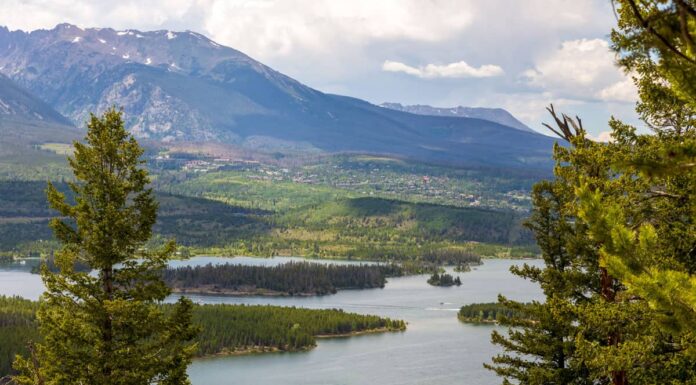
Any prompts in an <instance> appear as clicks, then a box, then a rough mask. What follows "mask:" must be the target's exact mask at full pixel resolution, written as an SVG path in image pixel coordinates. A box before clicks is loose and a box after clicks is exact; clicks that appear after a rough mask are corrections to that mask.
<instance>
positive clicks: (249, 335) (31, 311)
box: [0, 296, 406, 384]
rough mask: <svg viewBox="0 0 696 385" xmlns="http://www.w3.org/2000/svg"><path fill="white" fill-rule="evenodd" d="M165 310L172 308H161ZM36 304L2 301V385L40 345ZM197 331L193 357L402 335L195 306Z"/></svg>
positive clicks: (280, 312)
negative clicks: (18, 360) (31, 346)
mask: <svg viewBox="0 0 696 385" xmlns="http://www.w3.org/2000/svg"><path fill="white" fill-rule="evenodd" d="M164 306H165V307H168V306H170V305H164ZM38 307H39V303H38V302H34V301H29V300H26V299H22V298H18V297H6V296H0V342H1V343H0V384H1V383H2V380H1V378H2V377H3V376H6V375H8V374H10V373H11V372H12V362H13V361H14V358H15V355H17V354H23V355H25V356H26V354H27V353H28V351H27V344H28V343H29V342H33V341H39V339H40V336H39V332H38V328H37V322H36V316H35V314H36V311H37V309H38ZM194 321H195V323H196V324H197V325H199V326H200V328H201V332H200V334H199V335H198V339H197V343H198V352H197V356H199V357H200V356H205V355H213V354H228V353H235V352H236V353H244V352H248V351H249V352H251V351H266V350H281V351H296V350H303V349H309V348H311V347H313V346H315V345H316V337H317V336H335V335H346V334H352V333H361V332H372V331H400V330H405V328H406V324H405V323H404V322H403V321H399V320H391V319H389V318H381V317H377V316H373V315H361V314H355V313H346V312H344V311H343V310H336V309H322V310H316V309H301V308H294V307H281V306H245V305H196V306H195V307H194Z"/></svg>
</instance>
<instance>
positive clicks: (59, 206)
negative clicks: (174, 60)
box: [15, 108, 196, 385]
mask: <svg viewBox="0 0 696 385" xmlns="http://www.w3.org/2000/svg"><path fill="white" fill-rule="evenodd" d="M87 127H88V131H87V136H86V137H85V142H84V143H79V142H75V143H74V146H75V152H74V155H73V156H72V157H70V158H69V164H70V167H71V168H72V170H73V173H74V175H75V180H76V181H75V182H73V183H70V189H71V190H72V192H73V193H74V196H75V198H74V201H75V202H74V204H71V202H69V201H68V200H67V199H66V196H65V194H64V193H61V192H59V191H58V190H57V189H56V188H55V187H54V186H53V185H52V184H50V183H49V185H48V188H47V196H48V201H49V203H50V205H51V207H52V208H54V209H55V210H57V211H58V213H59V214H60V217H58V218H54V219H53V220H52V221H51V227H52V228H53V231H54V233H55V235H56V237H57V238H58V239H59V240H60V241H61V242H62V244H63V248H62V249H61V250H60V252H58V253H57V254H56V258H55V261H56V264H57V265H58V267H59V272H57V273H52V272H51V271H50V270H49V269H48V268H47V267H46V266H44V267H43V268H42V270H41V276H42V279H43V281H44V284H45V285H46V292H45V293H44V295H43V301H42V303H41V306H40V310H39V312H38V315H37V316H38V321H39V326H40V332H41V335H42V337H43V341H42V343H41V344H40V345H37V346H36V348H35V349H34V351H33V354H32V356H31V357H29V358H26V359H25V358H18V359H17V362H16V364H15V366H16V368H17V369H18V370H19V371H20V373H21V375H19V376H17V378H16V379H15V381H16V382H17V383H19V384H51V385H52V384H55V385H59V384H60V385H62V384H65V385H68V384H70V385H72V384H94V385H134V384H142V385H146V384H153V383H158V384H167V385H175V384H177V385H178V384H188V383H189V381H188V378H187V375H186V367H187V365H188V364H189V362H190V360H191V355H192V354H193V352H194V351H195V345H194V344H192V343H191V341H192V339H193V338H194V337H195V334H196V329H195V328H194V327H193V326H192V321H191V317H192V304H191V303H190V301H188V300H186V299H183V298H182V299H180V300H179V302H178V304H177V305H176V306H174V307H173V308H171V309H172V310H171V311H166V313H165V310H163V308H162V307H159V306H156V305H157V304H158V303H160V302H161V301H162V300H164V298H165V297H166V296H167V295H169V293H170V291H169V289H168V288H167V287H166V286H165V285H164V283H163V282H162V281H161V279H160V278H159V271H160V270H161V269H163V268H164V267H165V266H166V263H167V261H168V259H169V258H170V257H171V256H172V254H173V252H174V251H175V244H174V243H173V242H170V243H169V244H167V245H166V247H164V248H163V249H161V250H159V251H157V252H148V251H146V250H145V248H144V245H145V243H146V242H147V241H148V240H149V239H150V237H151V235H152V226H153V225H154V223H155V220H156V212H157V202H156V201H155V199H154V197H153V192H152V190H151V189H149V188H148V187H147V185H148V183H149V178H148V174H147V171H146V170H145V169H144V168H143V167H142V164H143V161H142V160H140V157H141V155H142V153H143V150H142V149H141V147H140V146H139V145H138V143H137V142H136V140H135V139H134V138H133V137H132V136H131V135H129V134H128V132H127V131H126V130H125V128H124V125H123V120H122V114H121V112H119V111H117V110H116V109H114V108H112V109H110V110H108V111H106V112H105V113H104V115H103V116H101V117H97V116H94V115H92V116H91V118H90V121H89V123H88V125H87ZM76 263H81V264H85V265H87V266H89V267H90V268H91V269H93V271H94V273H93V274H90V273H86V272H79V271H76V270H75V269H74V266H75V264H76Z"/></svg>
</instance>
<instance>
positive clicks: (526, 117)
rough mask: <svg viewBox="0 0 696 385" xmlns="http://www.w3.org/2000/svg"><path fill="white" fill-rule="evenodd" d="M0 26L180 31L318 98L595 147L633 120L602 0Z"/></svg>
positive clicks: (137, 6)
mask: <svg viewBox="0 0 696 385" xmlns="http://www.w3.org/2000/svg"><path fill="white" fill-rule="evenodd" d="M1 2H2V7H0V25H5V26H7V27H8V28H10V29H11V30H15V29H21V30H25V31H30V30H35V29H41V28H44V29H50V28H53V27H54V26H55V25H56V24H59V23H63V22H67V23H71V24H76V25H78V26H80V27H82V28H87V27H111V28H115V29H139V30H159V29H169V30H178V31H183V30H191V31H195V32H198V33H202V34H204V35H206V36H208V37H210V38H211V39H213V40H215V41H216V42H218V43H220V44H224V45H227V46H230V47H233V48H235V49H238V50H240V51H242V52H244V53H246V54H247V55H249V56H251V57H253V58H255V59H257V60H259V61H261V62H263V63H264V64H267V65H269V66H271V67H272V68H274V69H276V70H278V71H280V72H282V73H285V74H286V75H289V76H291V77H293V78H295V79H297V80H299V81H301V82H303V83H305V84H307V85H309V86H311V87H314V88H316V89H319V90H321V91H324V92H329V93H337V94H342V95H348V96H353V97H358V98H361V99H365V100H368V101H370V102H372V103H377V104H379V103H382V102H399V103H403V104H429V105H433V106H437V107H453V106H457V105H463V106H471V107H502V108H505V109H507V110H508V111H510V112H511V113H513V114H514V115H515V116H516V117H518V118H519V119H520V120H522V121H523V122H524V123H526V124H527V125H529V126H530V127H531V128H533V129H535V130H537V131H540V132H546V130H545V129H544V128H543V127H542V125H541V123H542V122H550V121H551V119H550V116H549V115H548V113H547V112H546V110H545V107H546V106H548V104H549V103H553V104H554V105H555V106H556V109H557V110H560V111H563V112H566V113H568V114H569V115H573V116H574V115H577V116H580V117H581V118H582V120H583V123H584V126H585V128H586V129H587V130H588V131H589V133H590V134H591V135H592V136H594V137H595V138H598V139H606V138H607V137H608V135H607V133H608V128H607V121H608V120H609V118H610V116H615V117H617V118H619V119H622V120H624V121H626V122H628V123H633V124H638V121H637V118H636V114H635V112H634V108H635V100H636V97H637V96H636V91H635V88H634V86H633V83H632V80H631V77H630V75H627V74H624V73H623V72H622V71H621V70H620V69H618V68H617V67H616V66H615V64H614V61H615V56H614V54H613V53H612V52H611V50H610V42H609V39H608V36H609V33H610V31H611V28H612V27H613V26H614V25H615V23H616V18H615V16H614V13H613V10H612V6H611V2H610V0H524V1H518V0H162V1H156V0H148V1H134V0H119V1H113V0H51V1H47V0H1Z"/></svg>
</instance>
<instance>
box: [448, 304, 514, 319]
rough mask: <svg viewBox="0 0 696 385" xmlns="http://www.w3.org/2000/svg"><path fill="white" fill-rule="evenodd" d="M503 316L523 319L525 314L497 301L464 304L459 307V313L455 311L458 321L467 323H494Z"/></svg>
mask: <svg viewBox="0 0 696 385" xmlns="http://www.w3.org/2000/svg"><path fill="white" fill-rule="evenodd" d="M503 317H505V318H511V317H514V318H518V319H524V318H525V314H524V313H523V312H521V311H519V310H516V309H511V308H508V307H506V306H505V305H502V304H500V303H497V302H493V303H472V304H470V305H464V306H462V307H461V309H459V313H457V318H459V320H460V321H462V322H468V323H495V322H498V321H499V320H501V319H502V318H503Z"/></svg>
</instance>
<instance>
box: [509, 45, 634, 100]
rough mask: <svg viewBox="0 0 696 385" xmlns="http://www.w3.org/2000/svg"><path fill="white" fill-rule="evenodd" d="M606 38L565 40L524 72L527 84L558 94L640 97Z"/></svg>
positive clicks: (597, 96) (594, 96)
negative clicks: (618, 64)
mask: <svg viewBox="0 0 696 385" xmlns="http://www.w3.org/2000/svg"><path fill="white" fill-rule="evenodd" d="M615 59H616V57H615V54H614V52H612V51H611V50H610V49H609V43H608V42H607V41H606V40H604V39H577V40H568V41H564V42H563V43H562V44H561V46H560V47H559V48H558V49H557V50H555V51H553V52H551V53H550V54H547V55H544V56H542V57H541V58H539V59H538V60H537V62H536V64H535V66H534V68H530V69H528V70H526V71H524V72H523V74H522V77H523V78H524V79H525V80H526V82H527V84H529V85H531V86H533V87H537V88H540V89H543V90H544V91H546V92H551V93H553V94H555V95H559V96H565V97H571V98H577V99H583V100H602V101H615V102H632V101H635V100H636V91H635V87H634V86H633V82H632V80H631V78H630V77H629V76H627V75H625V74H624V73H623V72H622V71H621V69H619V68H618V67H617V66H616V64H615Z"/></svg>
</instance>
